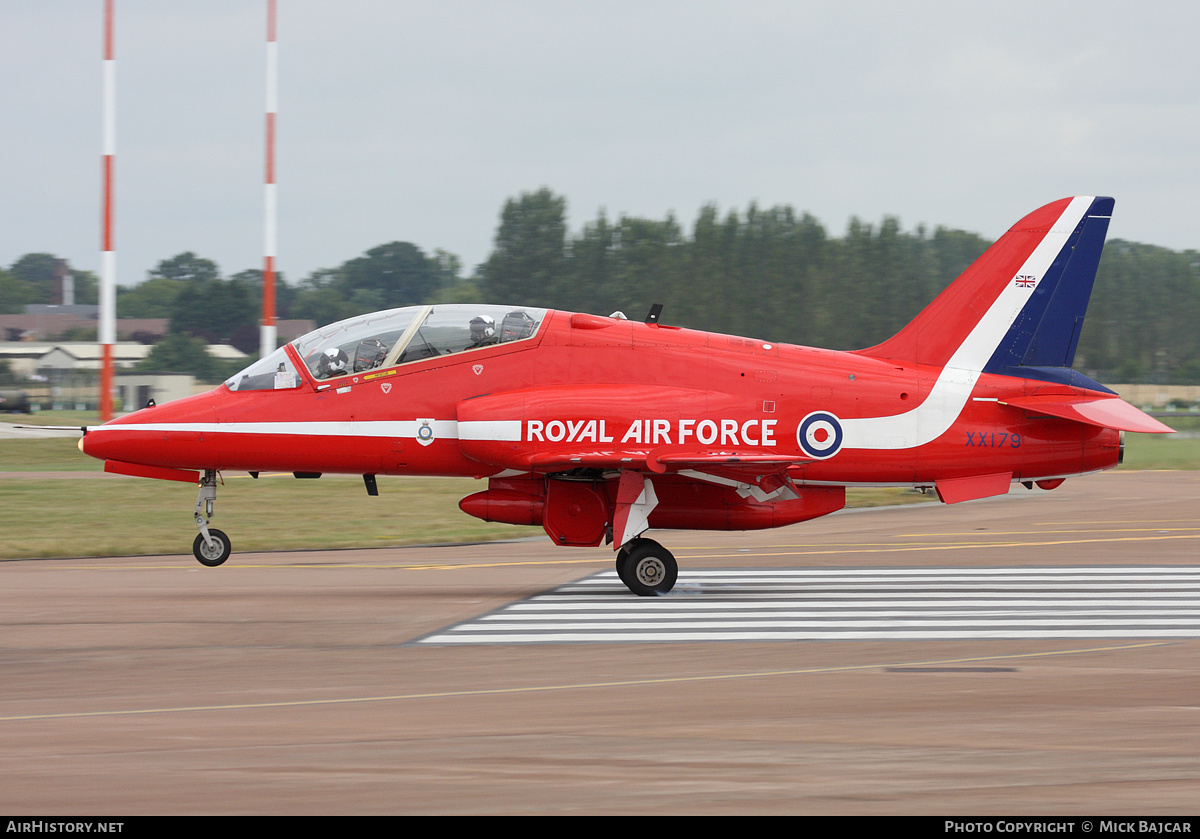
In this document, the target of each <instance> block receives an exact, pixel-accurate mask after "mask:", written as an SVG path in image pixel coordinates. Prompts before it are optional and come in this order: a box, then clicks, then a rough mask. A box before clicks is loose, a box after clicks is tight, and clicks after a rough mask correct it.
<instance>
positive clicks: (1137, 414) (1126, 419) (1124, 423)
mask: <svg viewBox="0 0 1200 839" xmlns="http://www.w3.org/2000/svg"><path fill="white" fill-rule="evenodd" d="M1001 404H1004V405H1011V406H1012V407H1014V408H1021V409H1023V410H1026V411H1029V412H1030V413H1034V414H1046V415H1048V416H1051V417H1059V418H1061V419H1068V420H1074V421H1075V422H1082V423H1086V424H1088V425H1097V426H1099V427H1101V428H1115V429H1117V430H1118V431H1139V432H1142V433H1143V434H1174V433H1175V429H1173V428H1170V427H1168V426H1166V425H1164V424H1163V423H1161V422H1159V421H1158V420H1156V419H1155V418H1154V417H1152V416H1150V415H1149V414H1146V413H1144V412H1142V411H1140V410H1138V409H1137V408H1135V407H1134V406H1132V405H1130V404H1129V403H1128V402H1126V401H1124V400H1122V399H1119V398H1117V397H1115V396H1102V397H1097V398H1086V397H1083V398H1076V397H1064V396H1015V397H1013V398H1011V399H1003V400H1001Z"/></svg>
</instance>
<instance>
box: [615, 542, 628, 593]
mask: <svg viewBox="0 0 1200 839" xmlns="http://www.w3.org/2000/svg"><path fill="white" fill-rule="evenodd" d="M617 576H618V577H620V578H621V582H623V583H624V584H625V585H626V587H628V586H629V551H628V550H626V549H625V548H621V550H619V551H617Z"/></svg>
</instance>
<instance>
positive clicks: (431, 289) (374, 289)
mask: <svg viewBox="0 0 1200 839" xmlns="http://www.w3.org/2000/svg"><path fill="white" fill-rule="evenodd" d="M441 279H442V269H441V268H440V266H439V265H438V263H437V262H436V261H435V260H432V259H429V258H428V257H426V256H425V254H424V252H423V251H422V250H421V249H420V248H418V247H417V246H416V245H414V244H412V243H410V242H389V243H387V244H386V245H379V246H377V247H374V248H371V249H370V250H369V251H367V252H366V254H364V255H363V256H360V257H358V258H357V259H351V260H350V261H349V262H346V263H344V264H343V265H342V267H341V269H340V270H339V283H340V285H341V290H342V293H343V295H344V296H346V297H347V298H349V299H351V300H354V299H355V298H356V297H357V298H358V299H359V300H360V301H362V303H361V305H368V306H374V307H375V308H376V309H390V308H394V307H397V306H413V305H416V304H419V303H424V302H425V301H426V300H428V299H430V298H432V297H435V296H436V295H437V291H438V288H439V286H440V285H441ZM376 293H377V294H376ZM368 311H371V310H370V309H368Z"/></svg>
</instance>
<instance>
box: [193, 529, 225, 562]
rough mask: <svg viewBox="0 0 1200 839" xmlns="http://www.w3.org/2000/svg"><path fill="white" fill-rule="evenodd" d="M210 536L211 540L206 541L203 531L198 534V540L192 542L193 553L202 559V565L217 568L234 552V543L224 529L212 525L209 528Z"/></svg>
mask: <svg viewBox="0 0 1200 839" xmlns="http://www.w3.org/2000/svg"><path fill="white" fill-rule="evenodd" d="M208 538H209V541H208V542H205V541H204V534H203V533H198V534H196V541H194V542H192V553H193V554H195V555H196V559H198V560H200V564H201V565H207V566H208V567H209V568H216V567H217V566H218V565H220V564H221V563H222V562H224V561H225V560H227V559H229V554H231V553H232V552H233V544H232V543H231V542H230V541H229V537H228V536H226V535H225V532H224V531H223V530H217V529H216V528H212V527H210V528H209V529H208Z"/></svg>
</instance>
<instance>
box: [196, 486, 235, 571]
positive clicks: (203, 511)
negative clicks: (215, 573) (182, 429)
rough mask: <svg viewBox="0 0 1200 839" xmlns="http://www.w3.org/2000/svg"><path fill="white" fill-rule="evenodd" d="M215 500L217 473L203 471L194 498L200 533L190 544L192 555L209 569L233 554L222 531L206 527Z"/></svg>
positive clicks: (231, 546) (227, 538) (230, 545)
mask: <svg viewBox="0 0 1200 839" xmlns="http://www.w3.org/2000/svg"><path fill="white" fill-rule="evenodd" d="M216 500H217V472H216V470H215V469H205V470H204V477H203V478H201V479H200V492H199V493H198V494H197V496H196V510H195V516H196V526H197V527H198V528H200V533H199V534H198V535H197V536H196V541H194V542H192V553H193V554H194V555H195V557H196V559H197V560H199V561H200V564H201V565H207V566H208V567H209V568H215V567H216V566H218V565H220V564H221V563H223V562H224V561H225V560H227V559H229V554H231V553H232V552H233V543H232V542H230V541H229V537H228V536H226V535H225V533H224V531H221V530H217V529H216V528H215V527H214V528H210V527H209V526H208V521H209V519H211V518H212V515H213V504H214V503H215V502H216Z"/></svg>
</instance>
